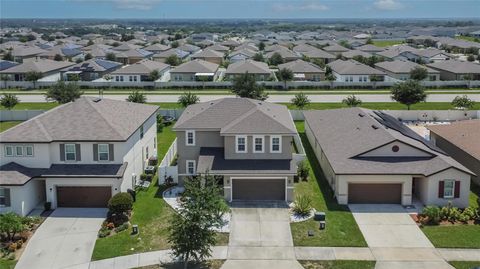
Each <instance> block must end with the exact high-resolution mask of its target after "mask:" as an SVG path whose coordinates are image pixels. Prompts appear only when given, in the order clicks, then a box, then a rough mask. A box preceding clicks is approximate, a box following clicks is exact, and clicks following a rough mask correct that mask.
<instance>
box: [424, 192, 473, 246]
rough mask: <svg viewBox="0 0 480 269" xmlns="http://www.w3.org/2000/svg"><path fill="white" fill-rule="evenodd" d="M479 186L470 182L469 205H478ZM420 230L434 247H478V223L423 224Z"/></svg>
mask: <svg viewBox="0 0 480 269" xmlns="http://www.w3.org/2000/svg"><path fill="white" fill-rule="evenodd" d="M479 195H480V187H479V186H477V185H473V184H472V191H471V193H470V206H475V207H478V203H477V199H478V197H479ZM422 231H423V232H424V233H425V235H426V236H427V237H428V239H430V241H431V242H432V244H433V245H434V246H435V247H441V248H480V225H478V224H477V225H454V226H438V225H437V226H432V225H429V226H424V227H423V228H422Z"/></svg>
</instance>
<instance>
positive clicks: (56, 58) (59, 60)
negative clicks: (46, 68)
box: [53, 54, 63, 62]
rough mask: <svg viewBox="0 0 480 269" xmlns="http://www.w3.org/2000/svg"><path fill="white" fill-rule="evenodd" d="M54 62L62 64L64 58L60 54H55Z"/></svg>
mask: <svg viewBox="0 0 480 269" xmlns="http://www.w3.org/2000/svg"><path fill="white" fill-rule="evenodd" d="M53 60H54V61H57V62H61V61H63V57H62V55H60V54H55V56H54V57H53Z"/></svg>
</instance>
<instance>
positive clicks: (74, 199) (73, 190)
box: [57, 187, 112, 207]
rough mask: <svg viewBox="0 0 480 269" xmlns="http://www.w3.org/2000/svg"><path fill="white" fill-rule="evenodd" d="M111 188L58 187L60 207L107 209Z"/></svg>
mask: <svg viewBox="0 0 480 269" xmlns="http://www.w3.org/2000/svg"><path fill="white" fill-rule="evenodd" d="M111 196H112V189H111V187H57V204H58V206H59V207H107V203H108V200H109V199H110V197H111Z"/></svg>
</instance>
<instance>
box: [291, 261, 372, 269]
mask: <svg viewBox="0 0 480 269" xmlns="http://www.w3.org/2000/svg"><path fill="white" fill-rule="evenodd" d="M299 262H300V264H301V265H302V266H303V267H304V268H305V269H373V268H375V262H374V261H339V260H337V261H299Z"/></svg>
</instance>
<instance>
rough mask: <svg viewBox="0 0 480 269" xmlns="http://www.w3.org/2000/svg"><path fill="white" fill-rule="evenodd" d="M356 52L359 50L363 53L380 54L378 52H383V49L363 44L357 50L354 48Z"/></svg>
mask: <svg viewBox="0 0 480 269" xmlns="http://www.w3.org/2000/svg"><path fill="white" fill-rule="evenodd" d="M356 49H357V50H361V51H364V52H380V51H384V50H385V49H384V48H380V47H377V46H375V45H372V44H365V45H363V46H360V47H358V48H356Z"/></svg>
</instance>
